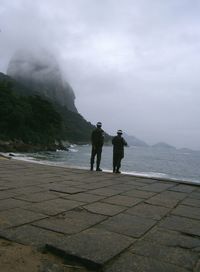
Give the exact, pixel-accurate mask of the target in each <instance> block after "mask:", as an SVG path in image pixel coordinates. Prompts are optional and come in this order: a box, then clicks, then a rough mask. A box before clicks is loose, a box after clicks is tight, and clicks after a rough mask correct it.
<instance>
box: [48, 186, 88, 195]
mask: <svg viewBox="0 0 200 272" xmlns="http://www.w3.org/2000/svg"><path fill="white" fill-rule="evenodd" d="M49 190H50V191H54V192H60V193H66V194H77V193H81V192H84V191H85V190H84V189H81V188H77V187H72V186H69V185H63V184H60V185H59V184H55V185H51V186H49Z"/></svg>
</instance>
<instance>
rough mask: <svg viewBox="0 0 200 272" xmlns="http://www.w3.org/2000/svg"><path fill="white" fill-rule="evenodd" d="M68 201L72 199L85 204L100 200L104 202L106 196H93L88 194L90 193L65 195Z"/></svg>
mask: <svg viewBox="0 0 200 272" xmlns="http://www.w3.org/2000/svg"><path fill="white" fill-rule="evenodd" d="M63 197H64V198H66V199H71V200H75V201H81V202H85V203H93V202H96V201H99V200H102V199H104V198H105V196H100V195H93V194H88V193H78V194H74V195H65V196H63Z"/></svg>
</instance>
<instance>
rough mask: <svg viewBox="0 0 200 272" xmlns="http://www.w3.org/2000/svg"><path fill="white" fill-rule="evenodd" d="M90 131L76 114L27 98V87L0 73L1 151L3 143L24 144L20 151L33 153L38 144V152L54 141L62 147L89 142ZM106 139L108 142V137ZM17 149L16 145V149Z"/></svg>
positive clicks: (85, 122)
mask: <svg viewBox="0 0 200 272" xmlns="http://www.w3.org/2000/svg"><path fill="white" fill-rule="evenodd" d="M30 89H31V87H30ZM22 93H23V94H25V93H27V94H29V95H22ZM93 129H94V126H93V125H92V124H91V123H90V122H87V121H86V120H85V119H84V118H83V117H82V116H81V115H80V114H79V113H76V112H72V111H70V110H68V109H67V108H66V107H61V106H60V105H58V104H55V103H53V104H52V102H50V101H47V100H44V99H43V98H41V97H40V96H38V95H33V94H32V95H30V91H29V90H26V87H24V86H23V85H21V84H20V83H19V82H17V81H15V80H13V79H12V78H10V77H9V76H6V75H4V74H2V73H0V151H2V148H1V146H2V142H5V141H8V142H15V143H16V142H18V143H23V144H26V145H27V146H26V147H25V148H24V150H23V151H26V150H27V151H30V150H34V149H30V148H29V147H28V146H34V145H35V146H36V145H40V147H39V149H41V150H42V149H51V148H50V146H51V145H52V146H53V145H55V142H56V143H59V146H60V147H63V146H62V144H60V143H61V142H62V141H68V142H71V143H79V144H81V143H82V144H83V143H89V142H90V135H91V131H92V130H93ZM105 140H106V141H107V140H109V136H108V135H107V134H106V139H105ZM54 148H55V149H56V147H55V146H54ZM8 149H9V148H8ZM19 149H20V148H19V145H18V146H17V147H16V145H15V150H19ZM12 150H13V148H10V149H9V150H8V151H12Z"/></svg>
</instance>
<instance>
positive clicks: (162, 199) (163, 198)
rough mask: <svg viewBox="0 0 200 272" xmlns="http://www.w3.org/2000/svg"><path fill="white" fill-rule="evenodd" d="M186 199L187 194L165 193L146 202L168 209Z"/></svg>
mask: <svg viewBox="0 0 200 272" xmlns="http://www.w3.org/2000/svg"><path fill="white" fill-rule="evenodd" d="M185 197H186V194H185V193H178V192H172V191H165V192H162V193H160V194H157V195H155V196H153V197H151V198H149V199H148V200H146V202H147V203H149V204H152V205H160V206H164V207H168V208H173V207H175V206H176V205H177V204H178V203H179V202H180V201H181V200H182V199H184V198H185Z"/></svg>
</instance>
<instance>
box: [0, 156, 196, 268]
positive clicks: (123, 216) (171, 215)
mask: <svg viewBox="0 0 200 272" xmlns="http://www.w3.org/2000/svg"><path fill="white" fill-rule="evenodd" d="M0 236H1V237H3V238H6V239H9V240H11V241H15V242H18V243H21V244H24V245H31V246H34V247H37V248H38V249H41V248H46V249H47V250H50V251H52V252H54V253H56V254H59V255H62V256H63V257H64V258H66V259H70V260H74V261H77V262H80V263H82V264H84V265H85V266H86V267H89V268H91V269H93V271H105V272H118V271H120V272H187V271H194V272H199V271H200V187H199V186H194V185H186V184H180V183H175V182H171V181H159V180H154V179H147V178H138V177H133V176H128V175H119V174H111V173H104V172H102V173H100V172H90V171H87V170H80V169H72V168H63V167H54V166H47V165H39V164H34V163H28V162H22V161H17V160H14V159H12V160H5V159H1V160H0Z"/></svg>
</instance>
